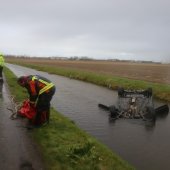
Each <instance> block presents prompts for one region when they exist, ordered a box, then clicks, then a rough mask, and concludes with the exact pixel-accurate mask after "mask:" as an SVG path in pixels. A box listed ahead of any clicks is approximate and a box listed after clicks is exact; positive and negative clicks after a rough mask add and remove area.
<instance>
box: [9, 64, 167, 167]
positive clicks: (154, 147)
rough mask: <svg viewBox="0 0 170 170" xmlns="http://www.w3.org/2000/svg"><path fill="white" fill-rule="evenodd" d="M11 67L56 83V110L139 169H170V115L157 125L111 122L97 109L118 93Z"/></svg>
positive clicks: (140, 121)
mask: <svg viewBox="0 0 170 170" xmlns="http://www.w3.org/2000/svg"><path fill="white" fill-rule="evenodd" d="M7 66H8V67H9V68H10V69H11V70H12V71H13V72H14V73H15V74H16V75H17V76H21V75H28V74H40V75H42V76H45V77H47V78H49V79H50V80H52V81H53V82H54V83H55V85H56V89H57V90H56V94H55V96H54V98H53V100H52V106H53V107H54V108H56V109H57V110H58V111H60V112H61V113H63V114H64V115H66V116H67V117H69V118H70V119H72V120H74V121H75V122H76V124H77V125H78V126H79V127H81V128H82V129H84V130H85V131H87V132H88V133H90V134H92V135H93V136H95V137H96V138H97V139H98V140H100V141H101V142H102V143H104V144H106V145H107V146H108V147H109V148H111V149H112V150H113V151H114V152H116V153H117V154H118V155H120V156H121V157H122V158H123V159H125V160H127V161H128V162H129V163H131V164H132V165H133V166H134V167H136V169H139V170H151V169H154V170H161V169H170V164H169V158H170V150H169V146H170V131H169V129H170V116H169V115H168V116H167V117H166V118H160V119H157V121H156V123H155V124H147V123H146V122H144V121H142V120H127V119H119V120H117V121H116V122H110V121H109V119H108V113H107V112H105V111H103V110H101V109H99V108H98V106H97V105H98V103H103V104H106V105H112V104H113V103H116V99H117V93H116V92H114V91H111V90H109V89H106V88H103V87H98V86H95V85H92V84H89V83H84V82H80V81H77V80H72V79H69V78H64V77H61V76H56V75H50V74H47V73H44V72H40V71H35V70H32V69H28V68H24V67H20V66H15V65H11V64H8V65H7ZM156 105H160V103H159V102H158V103H157V104H156ZM155 107H156V106H155Z"/></svg>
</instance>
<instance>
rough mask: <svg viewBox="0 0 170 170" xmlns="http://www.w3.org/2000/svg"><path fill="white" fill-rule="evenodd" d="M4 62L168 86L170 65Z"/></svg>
mask: <svg viewBox="0 0 170 170" xmlns="http://www.w3.org/2000/svg"><path fill="white" fill-rule="evenodd" d="M6 61H7V62H8V61H15V62H17V61H18V62H24V63H25V62H26V63H30V64H31V63H35V64H39V65H44V66H49V65H50V66H51V67H60V68H71V69H80V70H86V71H92V72H97V73H99V74H101V73H102V74H103V73H104V74H109V75H113V76H118V77H126V78H130V79H135V80H145V81H149V82H154V83H161V84H170V64H155V63H134V62H115V61H77V60H56V59H42V58H41V59H33V58H31V59H30V58H29V59H28V58H26V59H25V58H24V59H22V58H7V59H6Z"/></svg>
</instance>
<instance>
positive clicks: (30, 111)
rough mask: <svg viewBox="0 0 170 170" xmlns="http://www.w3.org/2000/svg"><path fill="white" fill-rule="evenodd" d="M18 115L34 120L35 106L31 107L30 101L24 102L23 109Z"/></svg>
mask: <svg viewBox="0 0 170 170" xmlns="http://www.w3.org/2000/svg"><path fill="white" fill-rule="evenodd" d="M18 114H19V115H20V116H22V117H26V118H28V119H30V120H32V119H33V118H34V117H35V115H36V108H35V105H31V104H30V102H29V100H25V101H23V104H22V106H21V108H20V109H19V110H18Z"/></svg>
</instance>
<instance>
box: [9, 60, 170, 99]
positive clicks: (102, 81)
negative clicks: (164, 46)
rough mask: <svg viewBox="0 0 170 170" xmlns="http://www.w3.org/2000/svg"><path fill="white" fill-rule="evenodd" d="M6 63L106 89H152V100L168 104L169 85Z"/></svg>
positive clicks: (42, 65)
mask: <svg viewBox="0 0 170 170" xmlns="http://www.w3.org/2000/svg"><path fill="white" fill-rule="evenodd" d="M7 61H8V60H7ZM8 62H9V63H11V64H18V65H22V66H25V67H29V68H33V69H36V70H40V71H45V72H48V73H51V74H57V75H61V76H65V77H69V78H73V79H77V80H82V81H86V82H90V83H93V84H96V85H100V86H105V87H108V88H110V89H113V90H117V88H118V87H120V86H121V87H124V88H125V89H133V90H134V89H147V88H152V89H153V96H154V98H156V99H159V100H163V101H166V102H170V85H168V84H160V83H152V82H147V81H142V80H140V77H139V80H134V79H128V78H122V77H116V76H111V75H107V74H101V73H100V74H98V73H96V72H91V71H85V70H83V71H82V70H80V69H77V68H74V69H73V68H62V67H57V66H54V65H51V66H49V65H47V66H46V65H45V63H44V64H42V63H41V64H38V63H33V61H32V62H29V60H26V62H23V61H21V62H20V61H19V60H12V59H10V60H9V61H8Z"/></svg>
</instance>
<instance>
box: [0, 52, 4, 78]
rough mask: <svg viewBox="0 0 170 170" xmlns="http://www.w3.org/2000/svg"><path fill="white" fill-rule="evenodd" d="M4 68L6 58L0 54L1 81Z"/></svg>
mask: <svg viewBox="0 0 170 170" xmlns="http://www.w3.org/2000/svg"><path fill="white" fill-rule="evenodd" d="M3 67H4V56H3V55H2V54H0V79H2V71H3Z"/></svg>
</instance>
